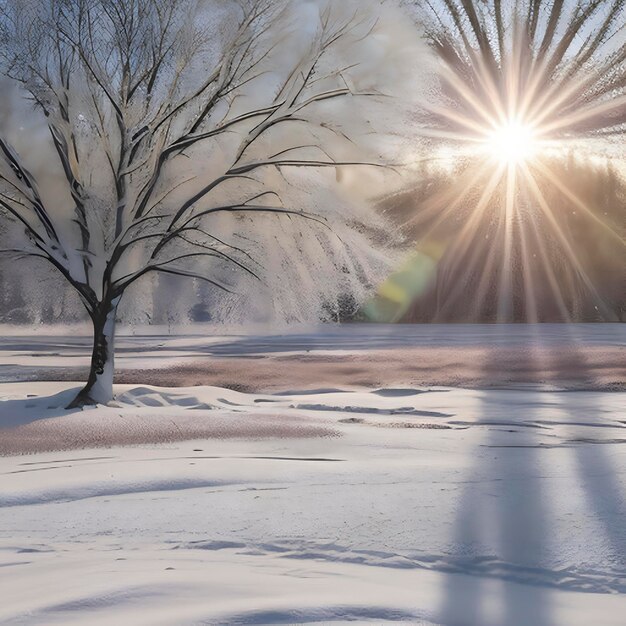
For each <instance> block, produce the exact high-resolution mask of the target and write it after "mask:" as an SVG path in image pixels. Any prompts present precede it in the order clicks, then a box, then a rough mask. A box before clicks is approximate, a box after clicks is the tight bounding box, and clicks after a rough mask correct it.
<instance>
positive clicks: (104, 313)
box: [67, 298, 120, 409]
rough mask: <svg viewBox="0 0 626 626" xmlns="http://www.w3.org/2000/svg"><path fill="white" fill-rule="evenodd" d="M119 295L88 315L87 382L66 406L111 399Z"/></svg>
mask: <svg viewBox="0 0 626 626" xmlns="http://www.w3.org/2000/svg"><path fill="white" fill-rule="evenodd" d="M119 300H120V299H119V298H116V299H115V300H113V301H112V302H104V303H102V304H101V305H100V306H99V307H98V310H97V311H95V312H94V313H93V314H92V321H93V350H92V353H91V366H90V368H89V378H88V379H87V384H86V385H85V386H84V387H83V388H82V389H81V390H80V392H79V393H78V395H77V396H76V397H75V398H74V400H72V402H71V403H70V404H69V405H68V407H67V408H68V409H72V408H76V407H82V406H85V405H89V404H106V403H107V402H110V401H111V400H112V399H113V365H114V356H115V315H116V313H117V305H118V304H119Z"/></svg>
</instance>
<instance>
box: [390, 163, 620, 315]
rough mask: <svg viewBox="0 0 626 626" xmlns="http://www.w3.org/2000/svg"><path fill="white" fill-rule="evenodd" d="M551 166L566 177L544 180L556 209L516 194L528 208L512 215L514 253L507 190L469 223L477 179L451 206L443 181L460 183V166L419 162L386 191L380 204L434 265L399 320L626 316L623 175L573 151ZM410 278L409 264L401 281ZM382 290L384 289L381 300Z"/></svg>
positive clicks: (547, 195)
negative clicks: (406, 182)
mask: <svg viewBox="0 0 626 626" xmlns="http://www.w3.org/2000/svg"><path fill="white" fill-rule="evenodd" d="M549 168H550V172H551V173H552V174H553V175H555V176H557V177H558V179H559V181H561V184H562V188H561V189H560V190H559V189H558V188H556V187H555V186H554V185H552V184H549V181H544V184H543V185H542V186H541V191H542V193H543V196H544V197H545V199H546V203H547V205H548V206H549V207H550V212H551V216H550V215H546V212H545V211H544V210H543V209H542V208H541V207H537V206H535V204H533V203H532V201H531V200H530V197H529V198H527V199H524V198H521V199H518V206H520V207H522V208H520V209H519V210H518V211H517V214H516V215H514V216H513V218H512V227H511V228H512V230H511V236H510V241H511V245H510V252H509V255H508V256H506V255H505V250H504V248H505V244H504V239H505V237H504V234H503V227H502V220H503V218H502V214H503V210H504V209H503V203H504V199H503V198H501V197H500V198H495V199H494V200H493V201H492V203H491V205H490V206H489V207H488V208H487V209H486V211H485V214H484V215H483V216H482V218H481V219H479V220H477V222H476V224H475V226H474V227H472V228H469V229H468V228H467V224H468V220H469V219H470V217H471V215H472V210H473V208H474V206H475V203H478V200H479V197H480V193H481V189H480V188H479V187H477V188H476V189H471V190H469V193H468V194H467V195H468V199H466V200H465V201H464V204H463V205H462V206H460V207H457V208H454V209H453V210H449V209H450V205H449V203H450V202H451V199H450V195H449V194H448V193H447V191H448V190H449V189H451V188H454V186H455V185H458V181H459V177H460V176H461V175H462V172H463V166H459V167H458V168H456V169H454V170H449V169H443V168H435V167H433V166H432V165H427V164H426V165H423V166H422V167H421V171H419V172H418V174H417V175H416V180H417V182H416V184H415V185H414V186H412V187H410V188H406V189H404V190H402V191H400V192H398V193H396V194H393V195H391V196H388V197H386V198H384V199H382V200H381V201H380V203H379V207H380V209H381V210H382V211H384V212H385V214H387V215H393V216H395V219H396V220H397V221H398V223H399V224H400V225H401V227H402V228H403V229H404V232H405V234H406V235H407V237H408V238H409V240H411V241H413V242H414V243H415V246H416V254H421V255H422V256H423V255H424V254H427V255H430V258H432V261H433V265H432V267H433V268H434V270H433V271H432V275H431V276H430V279H429V281H428V285H427V287H426V288H424V289H423V290H422V292H421V293H420V294H419V295H417V296H415V297H413V298H411V301H410V302H406V303H404V306H402V307H396V308H395V311H396V313H395V319H396V321H404V322H492V321H497V320H498V319H500V321H514V322H523V321H538V322H560V321H584V322H594V321H626V256H625V249H624V243H623V237H624V233H625V221H626V183H625V181H624V178H623V176H621V175H620V174H619V173H618V172H617V171H616V169H615V168H614V167H613V166H611V165H610V164H609V163H608V162H605V163H604V162H595V163H594V162H591V161H588V160H582V159H580V158H578V159H577V158H574V157H573V156H568V157H567V158H564V159H553V160H551V162H550V164H549ZM564 190H565V192H564ZM519 193H520V194H523V193H524V190H523V189H521V190H519ZM442 216H443V217H442ZM550 220H551V221H552V223H551V224H550V223H549V221H550ZM558 232H560V235H556V234H555V233H558ZM567 246H569V247H570V253H567V251H566V249H565V248H566V247H567ZM571 253H573V255H572V254H571ZM505 263H508V264H510V267H511V274H512V285H511V288H510V289H509V293H502V289H501V280H500V277H501V274H502V272H503V271H504V268H505ZM390 280H391V281H393V277H392V278H391V279H390ZM407 280H408V279H407V276H406V270H405V271H404V275H403V276H402V281H403V282H404V284H406V282H407ZM381 291H382V293H381V294H379V296H378V298H379V300H380V299H381V298H382V299H383V300H384V298H385V290H384V289H382V290H381ZM390 291H391V293H393V291H394V290H390ZM507 298H508V300H509V303H508V307H506V308H505V311H506V314H505V317H506V320H502V310H503V307H502V301H503V299H507ZM387 304H388V305H390V304H391V303H387ZM378 308H379V310H385V307H384V306H379V307H378ZM387 308H388V309H389V310H392V311H394V308H393V307H392V306H388V307H387Z"/></svg>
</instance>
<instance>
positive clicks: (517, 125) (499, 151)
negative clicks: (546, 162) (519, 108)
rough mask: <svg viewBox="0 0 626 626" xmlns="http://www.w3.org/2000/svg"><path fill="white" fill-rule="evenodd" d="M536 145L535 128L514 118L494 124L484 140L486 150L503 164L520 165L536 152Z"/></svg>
mask: <svg viewBox="0 0 626 626" xmlns="http://www.w3.org/2000/svg"><path fill="white" fill-rule="evenodd" d="M538 147H539V144H538V140H537V136H536V132H535V129H534V128H533V127H532V126H531V125H530V124H526V123H524V122H522V121H519V120H516V119H512V120H507V121H506V122H504V123H503V124H501V125H499V126H496V127H495V128H494V129H493V130H492V131H490V132H489V133H488V134H487V137H486V140H485V149H486V152H487V153H488V154H489V155H490V156H491V157H492V158H493V159H495V160H496V161H498V162H500V163H502V164H504V165H522V164H523V163H525V162H526V161H528V160H529V159H531V158H532V157H533V156H534V155H535V154H536V153H537V150H538Z"/></svg>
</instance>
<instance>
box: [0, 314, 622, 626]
mask: <svg viewBox="0 0 626 626" xmlns="http://www.w3.org/2000/svg"><path fill="white" fill-rule="evenodd" d="M625 339H626V331H625V330H624V326H622V325H589V326H576V325H574V326H558V325H556V326H552V325H545V326H541V327H527V326H520V325H517V326H499V327H496V326H474V327H466V326H449V327H446V326H429V327H424V326H414V327H405V326H395V327H387V326H351V327H343V328H330V329H329V328H325V329H323V331H321V330H317V331H309V332H305V331H298V332H290V333H286V334H283V335H280V336H270V335H264V334H262V333H259V334H256V335H253V336H252V335H241V334H236V333H233V334H230V335H228V336H221V337H212V338H210V337H209V338H205V337H202V336H200V335H199V334H195V333H194V334H193V335H187V336H178V337H169V336H167V335H165V334H163V335H157V334H155V333H144V334H137V335H133V336H124V337H121V338H120V341H119V342H118V346H119V352H118V359H117V367H118V378H117V379H118V381H119V384H118V385H117V387H116V392H117V397H116V400H115V402H114V403H112V404H111V405H110V406H106V407H97V408H91V409H86V410H84V411H74V412H70V413H67V412H64V411H62V410H60V409H59V408H58V407H60V406H63V405H64V403H67V401H68V400H69V398H70V397H71V395H72V392H73V391H72V390H74V391H75V390H76V387H77V386H78V384H79V383H78V382H76V381H77V380H80V377H79V376H76V377H75V378H72V377H70V375H71V374H80V373H81V372H83V370H84V367H85V365H86V363H87V362H88V355H89V345H88V344H89V341H88V339H87V338H85V337H80V336H77V335H71V336H67V331H66V334H63V333H58V334H55V335H47V336H41V335H34V334H27V333H25V332H24V331H20V330H16V329H11V331H10V333H5V334H4V335H3V337H2V338H1V339H0V364H2V367H0V381H2V382H0V398H1V399H2V401H1V402H0V424H1V425H2V426H3V431H2V439H1V441H0V453H2V454H3V455H4V456H2V457H0V474H2V481H1V483H0V589H2V599H3V602H2V603H1V604H0V623H6V624H81V625H82V624H133V625H135V624H164V625H165V624H281V623H328V622H333V623H341V622H354V621H357V622H373V623H384V622H388V621H405V622H408V623H412V624H445V625H447V626H466V625H467V626H474V625H475V626H492V625H493V626H503V625H506V626H508V625H512V626H556V625H563V626H576V625H579V624H580V625H585V626H587V625H590V624H598V625H603V626H611V625H615V626H617V625H622V624H624V615H626V523H625V522H624V520H625V519H626V445H624V444H626V430H624V429H626V392H625V391H624V385H625V382H626V380H625V379H626V376H625V375H624V344H625ZM411 366H413V369H410V368H411ZM220 371H221V372H222V373H220ZM68 372H69V374H68ZM142 372H143V373H144V374H145V376H144V378H145V380H144V383H143V384H139V380H140V376H141V374H142ZM223 372H226V373H225V374H224V373H223ZM537 372H539V373H537ZM220 376H222V377H223V378H219V377H220ZM22 381H30V382H22ZM146 381H148V382H149V383H150V384H148V382H146ZM216 382H223V384H220V385H219V386H218V385H216ZM155 383H158V386H155ZM185 383H187V385H185ZM197 384H201V386H192V385H197ZM238 389H244V390H245V392H242V391H240V390H238Z"/></svg>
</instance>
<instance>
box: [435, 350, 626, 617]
mask: <svg viewBox="0 0 626 626" xmlns="http://www.w3.org/2000/svg"><path fill="white" fill-rule="evenodd" d="M520 354H521V355H522V356H521V357H520V358H524V359H525V360H527V361H528V363H525V364H524V365H525V366H529V367H532V366H533V364H534V361H535V359H536V358H541V357H540V356H538V354H537V353H535V352H533V350H529V351H526V352H521V353H520ZM548 354H550V353H548ZM543 355H544V358H547V359H548V360H550V361H552V362H551V363H548V364H546V363H543V364H542V365H544V366H545V365H548V367H547V368H545V370H544V371H553V372H558V371H559V363H557V362H556V361H557V359H563V358H567V359H569V360H571V361H572V362H574V363H579V365H580V367H579V369H578V374H577V375H576V380H574V381H567V382H568V383H571V382H574V383H576V387H577V388H580V389H587V390H589V389H593V388H594V386H595V382H596V381H595V380H594V378H593V376H592V373H591V372H590V371H588V370H587V369H586V368H585V361H584V354H583V352H582V351H581V350H579V349H578V348H577V347H576V342H575V338H572V347H571V349H569V350H568V351H566V352H563V351H561V350H559V351H555V352H554V353H553V354H551V356H547V357H545V355H546V353H545V352H544V353H543ZM493 367H494V363H490V364H489V367H488V368H486V369H493ZM546 382H547V383H552V384H553V385H554V386H555V387H558V386H559V385H562V383H563V382H564V381H559V380H555V379H552V380H548V381H546ZM524 395H526V396H527V398H526V399H525V401H524V402H523V407H524V409H525V410H526V414H525V415H524V417H523V419H518V420H517V421H514V420H510V422H511V423H510V426H507V425H506V422H507V421H508V416H507V415H503V414H502V413H503V409H502V404H501V403H500V404H495V405H494V404H493V402H492V398H493V396H491V395H490V394H489V393H488V392H487V393H485V394H484V395H483V396H482V398H481V406H480V415H479V416H477V418H478V419H477V421H481V422H488V421H493V422H498V425H497V426H496V425H494V426H486V434H485V438H484V440H483V441H482V442H481V443H480V445H478V446H477V447H476V450H475V462H474V467H473V469H472V472H471V475H470V476H469V477H467V480H466V481H465V482H464V483H463V487H462V492H461V495H460V498H459V500H458V506H457V509H456V522H455V530H454V538H453V544H452V545H451V547H450V552H451V553H452V554H453V555H454V556H453V557H451V558H452V560H453V561H456V564H455V566H454V567H453V570H454V571H455V572H465V573H467V574H469V575H468V576H463V575H451V576H449V577H448V581H447V587H446V589H445V591H444V597H443V601H442V605H441V607H440V614H439V616H438V621H440V622H441V623H442V624H444V625H445V626H473V625H476V626H478V625H480V626H487V625H490V624H506V625H507V626H522V625H528V624H533V626H555V621H554V619H555V618H554V616H553V614H552V611H551V606H550V599H549V595H548V593H547V588H548V587H554V586H560V587H564V588H576V586H575V585H576V583H575V582H574V583H572V582H564V581H563V580H562V578H563V577H562V576H561V574H562V572H559V571H554V569H555V566H554V564H553V563H552V564H551V563H550V562H549V557H550V555H549V554H548V550H549V542H550V541H551V540H552V539H555V540H557V541H558V540H559V539H561V540H562V539H563V538H562V537H561V538H559V537H554V536H551V532H550V531H551V529H552V528H553V527H554V524H553V523H551V521H550V519H549V509H548V506H549V504H550V501H549V500H548V487H549V485H548V482H547V481H548V480H549V477H546V476H542V468H543V471H544V472H545V469H546V468H548V467H549V466H550V457H549V454H550V448H552V447H556V448H559V453H560V454H563V453H564V450H565V451H566V452H565V453H566V454H568V455H571V456H570V457H569V458H570V459H571V461H572V465H573V467H574V468H575V469H576V470H577V473H576V476H575V477H574V481H573V482H574V484H575V488H576V489H578V490H580V493H581V495H582V500H583V503H584V505H585V506H586V510H587V511H588V512H589V513H590V514H591V515H592V516H593V522H597V526H598V531H599V532H600V533H602V534H603V536H604V537H603V538H604V540H605V542H608V545H610V550H609V557H608V558H607V562H606V563H604V564H603V569H605V568H606V570H607V575H608V577H610V578H612V579H613V580H614V585H619V586H620V587H622V588H623V587H624V585H626V526H625V525H624V524H623V520H624V515H625V513H626V506H625V502H624V493H623V484H621V483H620V479H619V476H620V474H619V471H618V467H616V465H615V461H614V459H613V455H614V454H615V450H616V448H615V446H616V445H617V444H618V443H619V442H620V440H616V439H615V438H612V437H611V432H610V431H609V430H608V427H611V428H620V427H621V425H619V424H618V423H616V422H613V423H612V424H610V423H607V421H606V420H604V422H603V421H602V420H603V413H604V409H603V407H602V406H600V403H599V402H598V401H597V399H596V397H592V396H590V395H589V394H588V393H585V392H583V391H580V392H579V391H569V392H556V393H553V392H549V391H525V392H524ZM609 398H610V394H609ZM555 399H556V402H555ZM509 406H510V405H509ZM548 406H549V407H551V409H552V411H553V412H554V411H556V414H558V415H559V417H558V419H557V420H556V421H557V422H558V423H559V424H560V426H559V427H557V428H561V429H562V428H563V427H564V428H565V429H566V430H565V435H563V436H557V437H555V436H554V432H555V431H554V429H553V428H551V427H550V424H549V421H548V423H546V420H545V419H543V417H545V416H544V414H543V413H541V414H540V411H541V409H542V408H547V407H548ZM517 410H518V411H519V410H520V409H519V408H518V409H517ZM494 411H495V412H494ZM553 414H554V413H553ZM540 415H541V416H540ZM536 420H538V421H536ZM503 424H505V425H503ZM596 426H597V427H598V428H594V427H596ZM477 427H478V426H476V427H472V428H477ZM600 427H602V428H600ZM478 428H485V427H484V426H483V427H478ZM507 431H508V432H507ZM513 433H514V434H513ZM585 433H588V434H586V435H585ZM598 433H599V434H598ZM565 497H567V496H565ZM572 523H574V524H575V523H576V520H575V519H574V518H572ZM490 538H494V539H490ZM494 549H495V554H494ZM559 556H560V555H559ZM580 565H582V566H583V567H584V564H578V563H576V564H574V566H575V567H577V566H580ZM605 578H606V577H605ZM502 581H505V582H502ZM506 581H510V582H513V583H522V584H521V585H518V584H510V582H506ZM598 584H599V585H601V584H602V583H598ZM528 585H533V587H534V589H533V590H532V594H531V595H529V593H528ZM568 585H569V586H568ZM580 585H582V582H581V583H580ZM592 585H593V583H591V586H592ZM578 588H579V589H580V588H582V587H581V586H579V587H578ZM587 590H590V591H593V590H594V589H593V588H592V587H591V588H588V589H587ZM596 590H597V591H600V590H601V589H599V588H598V589H596ZM605 591H606V590H605ZM529 600H531V601H529Z"/></svg>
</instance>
